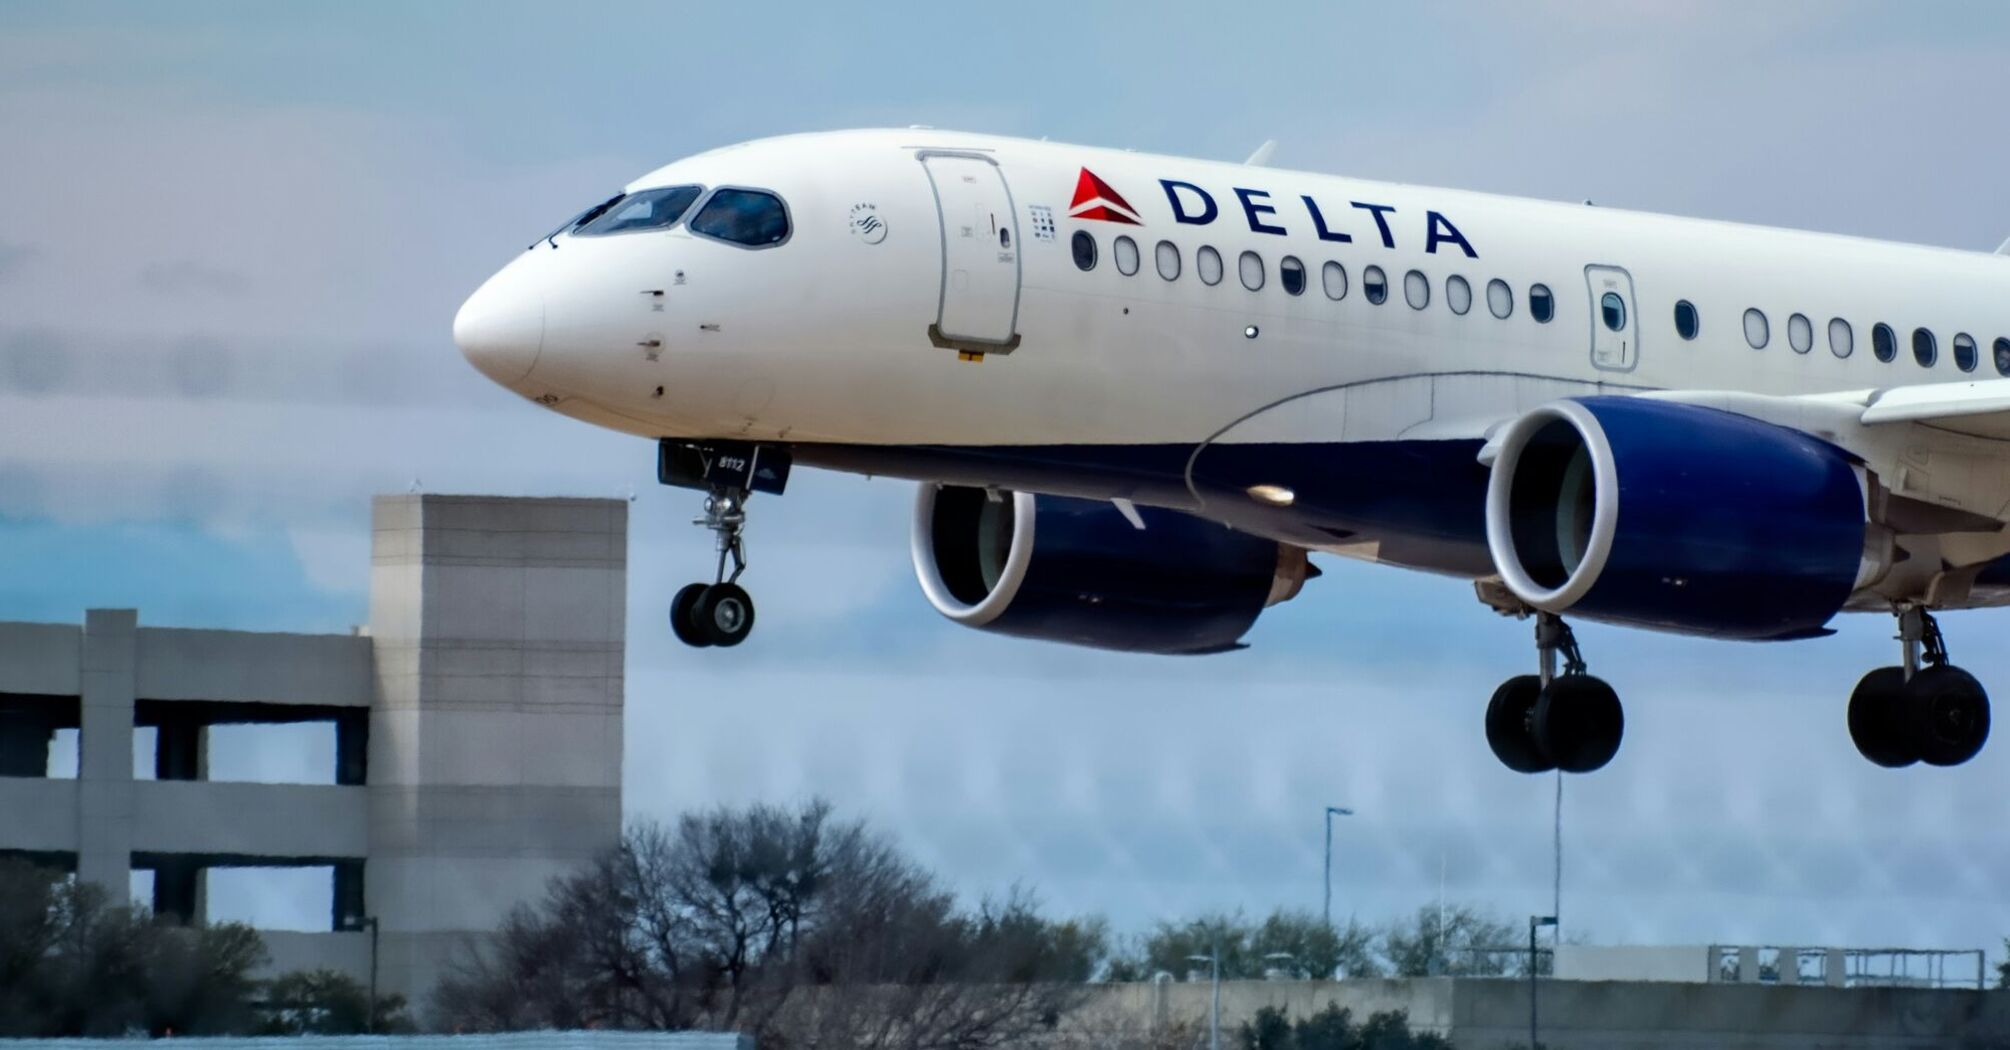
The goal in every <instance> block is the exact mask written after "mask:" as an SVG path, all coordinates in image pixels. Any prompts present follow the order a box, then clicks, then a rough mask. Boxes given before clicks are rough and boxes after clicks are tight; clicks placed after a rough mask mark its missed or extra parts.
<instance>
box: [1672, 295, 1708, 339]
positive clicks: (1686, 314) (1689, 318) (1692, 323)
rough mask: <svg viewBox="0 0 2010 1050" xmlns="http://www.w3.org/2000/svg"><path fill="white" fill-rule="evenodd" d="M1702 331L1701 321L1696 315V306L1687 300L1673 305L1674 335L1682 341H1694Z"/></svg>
mask: <svg viewBox="0 0 2010 1050" xmlns="http://www.w3.org/2000/svg"><path fill="white" fill-rule="evenodd" d="M1702 330H1703V319H1702V318H1701V317H1699V316H1697V314H1696V304H1695V303H1692V302H1690V301H1689V300H1687V299H1684V300H1682V301H1681V302H1678V303H1676V304H1675V334H1676V335H1679V336H1681V337H1682V338H1683V339H1685V340H1688V339H1694V338H1696V333H1698V332H1701V331H1702Z"/></svg>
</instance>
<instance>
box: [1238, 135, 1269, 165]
mask: <svg viewBox="0 0 2010 1050" xmlns="http://www.w3.org/2000/svg"><path fill="white" fill-rule="evenodd" d="M1276 155H1277V140H1276V139H1264V140H1263V145H1261V146H1258V147H1256V152H1255V153H1252V154H1250V155H1249V159H1248V160H1245V161H1243V163H1244V164H1247V165H1249V166H1250V167H1252V168H1267V167H1269V166H1270V158H1272V157H1274V156H1276Z"/></svg>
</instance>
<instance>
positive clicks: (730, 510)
mask: <svg viewBox="0 0 2010 1050" xmlns="http://www.w3.org/2000/svg"><path fill="white" fill-rule="evenodd" d="M746 508H747V493H746V491H745V490H731V489H726V488H723V487H721V488H715V489H713V490H712V494H711V495H709V496H707V497H705V516H704V517H702V518H694V519H692V521H691V524H693V525H703V526H705V527H706V528H708V529H711V530H712V534H713V535H714V536H715V537H717V539H718V546H719V568H718V571H717V572H716V573H715V574H714V575H713V582H711V583H709V584H706V583H691V584H686V585H684V587H683V589H682V590H679V591H678V592H677V597H676V598H675V599H674V600H672V601H671V603H670V629H671V630H672V631H674V632H675V633H676V635H677V640H678V641H680V642H683V643H684V644H685V645H689V646H693V647H695V648H701V649H702V648H704V647H706V646H712V645H716V646H722V647H725V646H734V645H738V644H740V643H741V642H744V641H746V640H747V635H748V634H749V633H750V632H752V631H753V629H754V599H753V598H751V597H749V596H748V595H747V592H746V590H745V589H744V588H742V587H741V586H740V583H739V580H740V574H741V573H744V572H746V571H747V544H746V539H745V537H744V535H743V533H744V532H745V531H746V527H747V509H746ZM728 560H730V561H731V562H732V564H733V571H732V573H731V574H728V573H727V572H726V563H727V561H728Z"/></svg>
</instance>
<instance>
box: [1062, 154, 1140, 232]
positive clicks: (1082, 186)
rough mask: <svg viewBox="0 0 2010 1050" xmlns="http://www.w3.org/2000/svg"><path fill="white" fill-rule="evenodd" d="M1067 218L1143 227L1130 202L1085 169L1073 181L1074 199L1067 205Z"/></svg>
mask: <svg viewBox="0 0 2010 1050" xmlns="http://www.w3.org/2000/svg"><path fill="white" fill-rule="evenodd" d="M1068 218H1070V219H1100V220H1102V221H1103V222H1116V223H1122V224H1123V225H1125V226H1142V225H1144V223H1142V222H1139V221H1138V210H1137V209H1136V208H1133V207H1131V202H1130V201H1127V200H1125V199H1124V195H1123V194H1121V193H1118V192H1117V191H1116V190H1114V189H1111V188H1110V184H1109V183H1107V182H1104V181H1103V180H1102V179H1100V178H1097V177H1096V173H1095V172H1093V171H1090V170H1089V169H1087V168H1083V169H1082V175H1081V177H1080V178H1078V179H1076V180H1075V199H1074V200H1073V201H1071V202H1069V204H1068Z"/></svg>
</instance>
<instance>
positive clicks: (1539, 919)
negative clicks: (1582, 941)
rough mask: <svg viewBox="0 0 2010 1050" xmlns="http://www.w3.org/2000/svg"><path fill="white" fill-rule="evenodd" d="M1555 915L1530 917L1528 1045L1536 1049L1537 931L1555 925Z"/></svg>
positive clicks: (1531, 1049)
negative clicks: (1541, 927) (1542, 927)
mask: <svg viewBox="0 0 2010 1050" xmlns="http://www.w3.org/2000/svg"><path fill="white" fill-rule="evenodd" d="M1555 925H1556V916H1554V915H1531V916H1529V917H1528V1046H1529V1050H1535V1047H1536V1041H1535V971H1536V957H1535V952H1536V948H1535V931H1536V928H1537V927H1539V926H1555Z"/></svg>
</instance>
